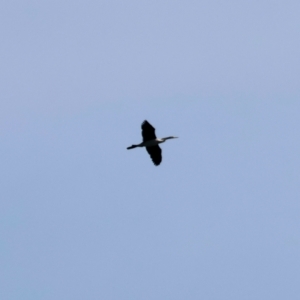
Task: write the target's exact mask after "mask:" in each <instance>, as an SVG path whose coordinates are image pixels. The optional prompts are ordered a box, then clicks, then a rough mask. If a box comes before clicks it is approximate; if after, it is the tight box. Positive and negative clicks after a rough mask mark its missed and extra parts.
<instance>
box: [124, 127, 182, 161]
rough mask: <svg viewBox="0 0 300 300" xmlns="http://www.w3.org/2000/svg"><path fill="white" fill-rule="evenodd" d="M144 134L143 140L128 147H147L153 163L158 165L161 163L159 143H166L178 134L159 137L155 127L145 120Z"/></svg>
mask: <svg viewBox="0 0 300 300" xmlns="http://www.w3.org/2000/svg"><path fill="white" fill-rule="evenodd" d="M142 136H143V142H142V143H140V144H138V145H132V146H130V147H128V148H127V149H133V148H136V147H146V150H147V152H148V153H149V155H150V157H151V159H152V161H153V163H154V164H155V165H156V166H158V165H159V164H160V163H161V160H162V157H161V148H160V147H159V144H161V143H164V142H165V141H166V140H169V139H176V138H177V137H176V136H168V137H165V138H161V139H158V138H156V135H155V128H154V127H153V126H152V125H151V124H150V123H149V122H148V121H144V122H143V123H142Z"/></svg>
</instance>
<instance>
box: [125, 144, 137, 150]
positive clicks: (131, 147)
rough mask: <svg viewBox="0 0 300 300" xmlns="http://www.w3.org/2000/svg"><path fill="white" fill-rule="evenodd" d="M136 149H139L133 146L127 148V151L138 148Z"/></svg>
mask: <svg viewBox="0 0 300 300" xmlns="http://www.w3.org/2000/svg"><path fill="white" fill-rule="evenodd" d="M136 147H137V146H136V145H132V146H130V147H127V150H129V149H133V148H136Z"/></svg>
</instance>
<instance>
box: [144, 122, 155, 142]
mask: <svg viewBox="0 0 300 300" xmlns="http://www.w3.org/2000/svg"><path fill="white" fill-rule="evenodd" d="M142 136H143V142H146V141H150V140H154V139H156V135H155V128H154V127H153V126H152V125H151V124H150V123H149V122H148V121H146V120H145V121H144V122H143V123H142Z"/></svg>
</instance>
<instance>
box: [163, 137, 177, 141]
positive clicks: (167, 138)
mask: <svg viewBox="0 0 300 300" xmlns="http://www.w3.org/2000/svg"><path fill="white" fill-rule="evenodd" d="M169 139H178V136H168V137H166V138H164V140H169Z"/></svg>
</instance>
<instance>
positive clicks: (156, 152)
mask: <svg viewBox="0 0 300 300" xmlns="http://www.w3.org/2000/svg"><path fill="white" fill-rule="evenodd" d="M146 150H147V152H148V153H149V155H150V157H151V159H152V161H153V163H154V164H155V165H156V166H158V165H159V164H160V163H161V160H162V156H161V148H160V147H159V146H158V145H157V146H153V147H146Z"/></svg>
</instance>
